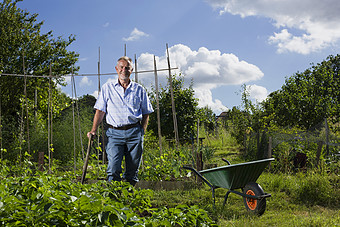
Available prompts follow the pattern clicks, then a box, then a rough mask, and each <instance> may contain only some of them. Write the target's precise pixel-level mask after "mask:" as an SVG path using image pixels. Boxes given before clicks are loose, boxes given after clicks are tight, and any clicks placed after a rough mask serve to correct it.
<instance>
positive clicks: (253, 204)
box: [246, 190, 257, 210]
mask: <svg viewBox="0 0 340 227" xmlns="http://www.w3.org/2000/svg"><path fill="white" fill-rule="evenodd" d="M246 194H247V195H253V196H255V193H254V192H253V191H252V190H248V191H247V193H246ZM247 205H248V207H249V209H250V210H255V209H256V206H257V199H252V198H247Z"/></svg>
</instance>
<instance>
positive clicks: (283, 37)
mask: <svg viewBox="0 0 340 227" xmlns="http://www.w3.org/2000/svg"><path fill="white" fill-rule="evenodd" d="M18 6H19V7H20V8H22V9H26V10H27V11H28V12H30V13H37V14H39V16H38V20H39V21H44V25H43V27H42V32H43V33H45V32H47V31H50V30H52V31H53V34H54V37H58V36H62V37H63V38H65V39H66V38H67V37H68V36H69V35H71V34H73V35H75V37H76V41H75V42H74V43H73V44H72V45H71V46H70V47H69V50H73V51H75V52H77V53H79V54H80V58H79V61H78V63H77V66H80V71H79V74H88V73H97V70H98V60H99V47H100V64H101V67H100V70H101V73H111V72H114V66H115V64H116V60H117V59H118V58H119V57H120V56H122V55H123V54H124V45H125V44H126V47H127V48H126V51H127V55H128V56H129V57H131V58H133V59H134V56H135V55H136V57H137V62H138V65H137V66H138V71H140V70H153V56H154V55H155V56H156V59H157V68H158V69H161V68H162V69H163V68H166V67H167V62H166V44H168V46H169V53H170V62H171V66H172V67H178V68H179V69H178V70H177V71H173V72H174V73H177V74H178V73H182V74H183V75H185V78H186V81H187V83H186V84H189V82H190V81H191V79H193V81H194V89H195V95H196V97H197V98H198V99H199V104H200V106H206V105H208V106H209V107H210V108H211V109H213V110H214V112H215V113H217V114H219V113H220V112H221V111H223V110H226V109H227V108H232V107H233V106H239V105H240V104H241V96H240V94H239V91H240V90H241V85H242V84H246V85H247V86H249V91H250V95H251V98H252V99H253V101H254V102H255V101H256V100H257V101H262V100H263V99H265V98H266V96H267V95H268V94H269V93H271V92H273V91H276V90H278V89H280V88H281V86H282V85H283V84H284V82H285V78H286V77H287V76H292V75H293V74H294V73H296V72H302V71H304V70H305V69H307V68H309V67H310V63H315V64H316V63H318V62H321V61H322V60H325V59H326V57H327V56H329V55H331V54H332V55H336V54H338V53H339V51H340V13H339V12H340V4H338V1H337V0H327V1H319V0H299V1H296V0H276V1H267V0H237V1H235V0H126V1H113V0H53V1H52V0H24V1H22V2H19V3H18ZM158 76H159V82H160V84H161V85H163V86H164V85H166V76H167V73H166V72H159V73H158ZM132 78H133V76H132ZM112 79H116V76H102V77H101V84H103V83H105V82H107V81H108V80H112ZM139 79H140V82H141V83H142V84H143V85H145V86H146V87H150V86H151V85H152V84H154V75H153V73H148V74H147V73H145V74H139ZM67 81H70V77H67ZM76 86H77V95H78V96H81V95H84V94H92V95H95V96H96V95H97V92H98V80H97V76H87V77H85V76H83V77H77V78H76ZM62 89H63V91H65V92H66V93H67V94H68V95H70V96H72V93H71V86H67V87H65V88H62Z"/></svg>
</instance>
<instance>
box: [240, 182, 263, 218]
mask: <svg viewBox="0 0 340 227" xmlns="http://www.w3.org/2000/svg"><path fill="white" fill-rule="evenodd" d="M243 193H244V194H247V195H253V196H261V195H264V194H265V193H264V191H263V189H262V188H261V186H260V185H259V184H257V183H248V184H247V185H246V186H245V187H244V188H243ZM243 202H244V205H245V207H246V209H247V210H248V211H250V212H251V213H253V214H256V215H258V216H260V215H262V214H263V213H264V211H265V210H266V199H265V198H262V199H260V200H258V199H252V198H247V197H243Z"/></svg>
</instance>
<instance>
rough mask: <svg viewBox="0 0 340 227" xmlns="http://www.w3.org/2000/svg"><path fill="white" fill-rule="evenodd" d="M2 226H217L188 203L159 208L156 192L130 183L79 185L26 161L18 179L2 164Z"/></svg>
mask: <svg viewBox="0 0 340 227" xmlns="http://www.w3.org/2000/svg"><path fill="white" fill-rule="evenodd" d="M0 166H1V168H0V170H1V171H0V179H1V184H0V225H1V226H214V225H215V224H214V222H213V221H212V220H211V219H210V217H209V216H208V214H207V212H206V211H204V210H203V209H200V208H199V207H197V206H188V205H185V204H181V205H177V206H175V207H156V206H153V205H152V204H151V198H152V196H153V192H152V191H151V190H141V189H135V188H133V187H132V186H131V185H130V184H128V183H126V182H113V183H106V181H98V182H96V183H92V184H84V185H83V184H80V183H79V182H77V180H76V178H75V177H74V175H73V173H72V172H64V174H63V175H56V174H48V173H47V172H40V171H34V170H32V163H30V162H29V161H26V162H25V163H23V166H22V167H20V166H17V168H18V169H20V171H17V172H16V174H15V175H13V173H11V174H9V173H10V172H11V171H10V170H11V169H10V167H9V165H8V163H6V162H1V164H0Z"/></svg>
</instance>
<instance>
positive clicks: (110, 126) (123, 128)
mask: <svg viewBox="0 0 340 227" xmlns="http://www.w3.org/2000/svg"><path fill="white" fill-rule="evenodd" d="M138 125H139V122H137V123H134V124H130V125H123V126H120V127H114V126H112V125H109V128H114V129H117V130H128V129H130V128H134V127H136V126H138Z"/></svg>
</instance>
